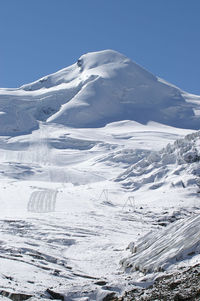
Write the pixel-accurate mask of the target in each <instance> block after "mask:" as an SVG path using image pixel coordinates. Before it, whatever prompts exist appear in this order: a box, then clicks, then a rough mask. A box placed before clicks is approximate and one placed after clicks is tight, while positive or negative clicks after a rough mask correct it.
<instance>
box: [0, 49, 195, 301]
mask: <svg viewBox="0 0 200 301" xmlns="http://www.w3.org/2000/svg"><path fill="white" fill-rule="evenodd" d="M199 112H200V96H198V95H192V94H189V93H187V92H185V91H182V90H181V89H179V88H178V87H175V86H174V85H172V84H170V83H167V82H166V81H165V80H163V79H160V78H158V77H156V76H154V75H153V74H151V73H150V72H148V71H146V70H145V69H144V68H142V67H140V66H139V65H137V64H136V63H135V62H132V61H131V60H130V59H129V58H127V57H125V56H124V55H122V54H120V53H118V52H116V51H113V50H104V51H100V52H93V53H88V54H84V55H83V56H81V57H80V58H79V59H77V62H75V63H74V64H73V65H72V66H69V67H67V68H64V69H62V70H60V71H58V72H56V73H54V74H51V75H48V76H45V77H43V78H41V79H39V80H37V81H35V82H33V83H30V84H25V85H23V86H22V87H19V88H15V89H6V88H1V89H0V181H1V185H0V199H1V201H0V224H1V232H0V250H1V254H0V298H2V300H14V298H19V300H26V299H27V300H33V301H34V300H48V299H51V300H52V299H56V298H57V299H58V298H60V299H61V300H80V301H85V300H99V301H100V300H106V299H105V298H106V297H108V296H110V298H111V297H112V296H113V298H114V296H115V295H116V296H117V295H121V294H123V293H124V292H125V291H128V290H130V289H131V287H132V286H134V285H138V286H142V285H143V286H145V284H144V283H146V285H147V284H148V283H150V282H151V281H153V280H152V279H155V277H157V276H159V275H160V274H163V273H164V274H166V275H168V273H173V271H177V270H179V269H180V268H181V269H184V268H187V267H188V266H193V265H194V264H198V263H199V260H200V256H199V243H200V241H199V237H200V235H199V234H200V233H199V227H198V221H199V217H198V214H199V211H200V207H199V191H200V167H199V160H200V151H199V146H200V134H199V131H198V130H199V128H200V118H199ZM183 242H184V243H183ZM136 250H137V252H136V253H135V254H131V252H133V251H136ZM56 296H57V297H56ZM20 298H21V299H20ZM23 298H26V299H23Z"/></svg>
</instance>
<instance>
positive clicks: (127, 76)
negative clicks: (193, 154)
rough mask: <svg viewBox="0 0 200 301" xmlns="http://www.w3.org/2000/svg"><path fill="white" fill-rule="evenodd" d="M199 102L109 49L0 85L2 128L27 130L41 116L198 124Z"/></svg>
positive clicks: (73, 122)
mask: <svg viewBox="0 0 200 301" xmlns="http://www.w3.org/2000/svg"><path fill="white" fill-rule="evenodd" d="M191 99H192V101H191ZM199 108H200V101H199V98H198V97H195V96H190V95H189V94H187V93H185V92H183V91H181V90H180V89H178V88H176V87H174V86H172V85H170V84H168V83H166V82H165V81H163V80H161V79H159V78H157V77H156V76H154V75H152V74H151V73H149V72H148V71H146V70H144V69H143V68H142V67H140V66H138V65H137V64H136V63H134V62H132V61H131V60H130V59H128V58H127V57H125V56H123V55H122V54H120V53H117V52H115V51H112V50H105V51H100V52H94V53H88V54H85V55H83V56H81V57H80V58H79V59H78V61H77V63H75V64H74V65H72V66H70V67H67V68H65V69H63V70H61V71H58V72H56V73H54V74H52V75H49V76H46V77H44V78H42V79H40V80H38V81H36V82H34V83H31V84H28V85H24V86H22V87H21V88H19V89H0V112H1V114H0V134H1V135H15V134H20V133H28V132H30V131H32V130H33V129H35V128H37V127H38V121H45V122H48V123H58V124H62V125H65V126H71V127H99V126H104V125H106V124H108V123H110V122H113V121H120V120H134V121H137V122H140V123H143V124H146V123H148V122H149V121H156V122H160V123H163V124H167V125H171V126H176V127H181V128H190V129H198V128H199V127H200V120H199V117H198V112H199Z"/></svg>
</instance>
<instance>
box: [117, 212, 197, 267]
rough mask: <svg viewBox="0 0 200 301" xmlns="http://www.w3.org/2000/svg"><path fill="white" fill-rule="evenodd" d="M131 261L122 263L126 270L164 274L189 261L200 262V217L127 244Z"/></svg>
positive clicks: (191, 218)
mask: <svg viewBox="0 0 200 301" xmlns="http://www.w3.org/2000/svg"><path fill="white" fill-rule="evenodd" d="M129 246H130V249H131V251H132V252H133V253H135V254H133V255H132V256H131V257H129V258H127V259H124V260H122V261H121V264H122V265H123V267H124V268H125V269H126V270H130V271H134V270H135V271H137V270H140V271H142V272H143V273H152V272H159V271H164V270H166V269H167V268H169V267H172V266H173V265H175V264H176V265H177V264H178V263H180V262H182V264H184V261H186V263H185V264H186V265H187V260H189V259H191V258H192V260H193V262H195V263H199V260H200V216H198V215H197V216H196V215H195V216H192V217H189V218H187V219H184V220H181V221H177V222H175V223H173V224H172V225H170V226H168V227H167V228H165V229H163V230H162V231H157V232H155V231H152V232H150V233H148V234H147V235H146V236H144V237H142V238H141V239H140V240H139V241H138V242H137V244H133V243H132V244H130V245H129Z"/></svg>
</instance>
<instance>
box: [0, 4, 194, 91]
mask: <svg viewBox="0 0 200 301" xmlns="http://www.w3.org/2000/svg"><path fill="white" fill-rule="evenodd" d="M199 14H200V1H199V0H168V1H166V0H101V1H99V0H1V1H0V87H18V86H20V85H22V84H24V83H28V82H31V81H34V80H36V79H38V78H40V77H42V76H44V75H47V74H49V73H53V72H55V71H57V70H59V69H61V68H64V67H66V66H68V65H71V64H72V63H74V62H75V61H76V60H77V59H78V58H79V57H80V56H81V55H82V54H84V53H87V52H90V51H98V50H102V49H108V48H110V49H114V50H117V51H119V52H121V53H123V54H125V55H126V56H128V57H129V58H131V59H132V60H134V61H136V62H137V63H138V64H140V65H142V66H143V67H145V68H146V69H147V70H149V71H151V72H152V73H154V74H155V75H158V76H160V77H162V78H164V79H166V80H168V81H169V82H171V83H173V84H176V85H177V86H179V87H180V88H182V89H184V90H186V91H188V92H191V93H196V94H200V85H199V82H200V80H199V79H200V17H199Z"/></svg>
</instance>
